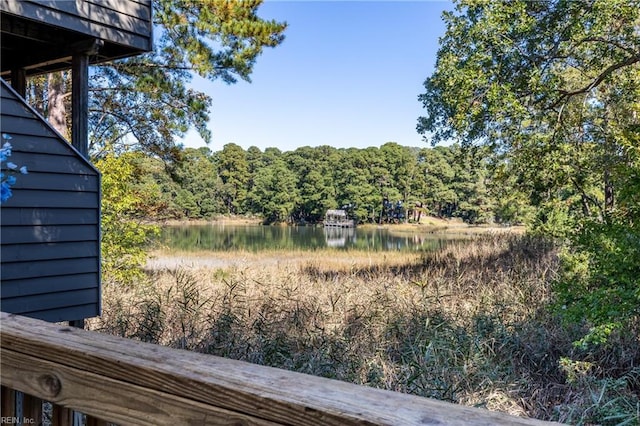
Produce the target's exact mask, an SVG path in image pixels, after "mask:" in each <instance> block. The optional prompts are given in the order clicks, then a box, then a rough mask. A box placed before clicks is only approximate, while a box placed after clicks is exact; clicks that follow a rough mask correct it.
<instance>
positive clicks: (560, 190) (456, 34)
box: [418, 0, 640, 342]
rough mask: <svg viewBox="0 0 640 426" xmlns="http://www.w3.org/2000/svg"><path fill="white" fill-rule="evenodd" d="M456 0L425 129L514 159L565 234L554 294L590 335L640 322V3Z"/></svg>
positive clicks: (551, 226)
mask: <svg viewBox="0 0 640 426" xmlns="http://www.w3.org/2000/svg"><path fill="white" fill-rule="evenodd" d="M455 3H456V8H455V11H452V12H447V13H445V15H444V20H445V22H446V25H447V30H446V34H445V35H444V37H442V38H441V41H440V50H439V52H438V57H437V63H436V69H435V71H434V73H433V74H432V75H431V76H430V77H428V78H427V80H426V81H425V83H424V87H425V92H424V93H422V94H421V95H420V96H419V100H420V101H421V102H422V103H423V105H424V108H425V115H424V116H423V117H421V118H419V121H418V131H419V132H421V133H423V134H425V135H427V136H429V137H432V138H433V141H435V142H439V141H450V140H455V141H459V142H460V143H461V144H462V145H463V146H483V147H487V148H488V149H490V150H491V151H492V152H493V153H495V155H497V156H499V157H500V158H502V159H503V165H502V166H501V167H504V168H505V170H504V173H505V174H506V173H508V174H509V175H511V176H514V178H513V180H512V183H513V184H514V185H515V187H517V188H518V189H519V192H520V194H525V195H526V196H527V197H528V199H529V202H530V203H531V204H532V205H533V206H535V207H536V211H535V212H533V213H534V215H535V217H534V220H533V223H534V225H535V229H536V231H537V232H540V233H543V234H546V235H552V236H554V237H556V238H558V239H559V240H560V241H562V242H563V243H564V244H565V255H564V257H563V261H564V265H565V268H564V273H563V275H562V276H561V277H559V279H558V282H557V286H556V294H557V297H558V303H559V306H561V307H562V308H564V309H563V310H562V312H563V314H564V315H565V317H566V318H567V319H569V320H570V321H573V322H574V323H579V324H583V325H584V326H585V327H587V329H590V330H591V332H587V333H586V337H585V339H586V340H584V341H595V342H602V341H604V340H606V337H607V336H608V335H610V334H611V333H612V332H614V331H615V330H622V329H624V330H626V331H627V332H629V331H631V332H636V333H637V332H638V328H637V326H638V319H639V315H640V312H639V309H640V308H639V307H640V299H638V294H639V292H640V278H639V277H640V271H639V270H638V265H640V259H639V258H638V247H639V246H640V240H639V239H638V238H639V233H638V223H639V222H640V216H639V215H638V205H640V203H639V201H640V199H639V198H638V194H639V193H640V186H639V185H638V176H640V163H638V149H639V147H640V136H639V135H640V108H639V105H640V104H639V102H638V99H640V2H638V1H637V0H611V1H609V0H588V1H567V0H544V1H535V2H532V1H526V0H514V1H509V2H502V1H477V0H458V1H456V2H455ZM629 327H631V329H629Z"/></svg>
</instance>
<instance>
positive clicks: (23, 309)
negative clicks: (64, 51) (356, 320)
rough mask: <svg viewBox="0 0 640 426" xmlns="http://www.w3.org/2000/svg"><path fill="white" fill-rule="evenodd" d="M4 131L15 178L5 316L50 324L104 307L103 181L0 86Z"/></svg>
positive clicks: (5, 230)
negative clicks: (24, 169) (25, 171)
mask: <svg viewBox="0 0 640 426" xmlns="http://www.w3.org/2000/svg"><path fill="white" fill-rule="evenodd" d="M1 101H2V105H1V107H2V108H1V117H0V125H1V127H2V133H7V134H9V135H10V136H11V140H10V143H11V144H12V155H11V157H10V161H12V162H14V163H16V164H17V165H19V166H23V165H24V166H27V169H28V170H29V173H28V174H27V175H21V174H17V175H16V177H17V182H16V184H15V185H14V186H13V188H12V190H13V196H12V197H11V198H10V199H9V200H8V201H7V202H6V203H3V204H2V208H0V225H1V227H0V244H1V248H0V249H1V250H2V258H1V269H0V278H1V281H2V291H1V297H2V301H1V302H2V305H1V308H2V310H3V311H6V312H12V313H18V314H23V315H29V316H32V317H34V318H40V319H44V320H47V321H68V320H75V319H81V318H87V317H92V316H96V315H98V314H99V307H100V177H99V174H98V172H97V171H96V170H95V168H93V167H92V166H91V165H90V164H89V163H87V162H86V161H85V160H84V159H83V158H82V157H81V156H80V155H79V154H78V153H77V152H76V151H75V150H74V149H73V148H72V147H71V146H70V145H69V144H68V143H67V142H66V141H64V140H63V139H61V138H60V136H59V135H58V134H57V133H56V132H55V131H54V130H53V129H52V128H51V127H49V126H48V125H47V124H46V123H45V122H43V121H42V119H41V118H40V117H39V116H38V115H37V114H36V113H35V112H34V111H33V110H31V109H30V108H29V107H27V106H26V105H25V104H24V103H23V102H22V100H20V99H19V98H17V97H16V95H15V94H14V93H13V92H12V91H11V90H9V89H8V88H7V87H6V83H4V82H2V92H1Z"/></svg>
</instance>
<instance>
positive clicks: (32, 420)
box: [22, 394, 42, 426]
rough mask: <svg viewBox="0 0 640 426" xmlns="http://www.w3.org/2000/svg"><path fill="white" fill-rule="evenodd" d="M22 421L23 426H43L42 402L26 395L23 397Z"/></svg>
mask: <svg viewBox="0 0 640 426" xmlns="http://www.w3.org/2000/svg"><path fill="white" fill-rule="evenodd" d="M22 419H23V425H24V426H27V424H25V423H28V424H29V425H41V424H42V400H41V399H40V398H36V397H35V396H31V395H28V394H24V395H23V397H22Z"/></svg>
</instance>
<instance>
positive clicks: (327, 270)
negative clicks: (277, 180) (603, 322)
mask: <svg viewBox="0 0 640 426" xmlns="http://www.w3.org/2000/svg"><path fill="white" fill-rule="evenodd" d="M212 256H214V257H215V256H218V254H217V253H214V254H212ZM243 256H245V257H243ZM220 258H223V259H231V258H234V259H235V260H236V261H235V262H230V263H228V264H227V266H223V267H197V266H192V267H180V268H177V269H160V270H152V271H148V277H149V282H148V283H146V284H144V285H142V284H141V285H139V286H137V287H135V288H128V289H122V288H115V287H107V288H105V289H104V296H103V299H104V308H103V316H102V318H101V319H100V320H98V321H94V322H93V323H92V327H93V328H95V329H99V330H102V331H105V332H109V333H113V334H117V335H121V336H126V337H132V338H136V339H140V340H144V341H149V342H154V343H158V344H162V345H168V346H172V347H178V348H183V349H189V350H194V351H199V352H203V353H208V354H213V355H218V356H223V357H227V358H233V359H240V360H245V361H249V362H253V363H258V364H263V365H270V366H274V367H279V368H285V369H290V370H295V371H299V372H303V373H308V374H314V375H318V376H323V377H329V378H334V379H339V380H344V381H349V382H354V383H358V384H363V385H367V386H374V387H380V388H385V389H389V390H394V391H399V392H406V393H411V394H416V395H421V396H425V397H432V398H438V399H442V400H447V401H452V402H457V403H461V404H466V405H472V406H479V407H486V408H489V409H492V410H499V411H504V412H507V413H511V414H516V415H523V416H532V417H537V418H541V419H547V420H559V421H566V422H572V423H582V424H588V423H600V424H618V423H624V422H625V421H627V422H629V423H628V424H637V422H638V414H637V408H636V404H638V399H637V396H634V392H637V391H638V376H639V375H640V373H638V371H637V368H636V370H633V365H634V362H635V363H636V364H635V365H637V361H638V359H639V358H640V356H639V355H638V352H639V350H638V349H637V338H634V337H633V336H627V337H625V338H623V337H620V339H621V341H620V345H622V346H623V347H624V348H625V351H626V352H625V354H624V357H623V358H624V359H622V358H621V356H618V357H617V358H616V355H615V354H613V353H612V351H611V350H603V351H602V353H598V354H595V355H594V354H593V353H592V354H590V355H591V356H592V359H588V362H590V363H591V365H593V366H595V367H594V369H592V370H593V371H586V372H580V373H579V374H577V373H576V374H574V375H571V374H570V373H571V371H572V368H574V367H575V366H573V367H572V365H571V362H567V361H566V360H567V359H570V358H571V357H575V356H579V355H580V354H576V349H575V348H574V347H573V346H572V344H571V342H572V341H573V340H575V338H574V337H575V336H574V335H573V334H572V331H571V330H570V329H567V328H563V327H561V326H560V325H559V321H558V320H557V318H555V317H554V315H553V314H552V313H551V312H550V310H549V309H548V306H549V304H550V302H551V297H552V294H551V289H550V283H551V282H552V280H553V279H554V277H555V274H556V271H557V270H558V260H557V256H556V251H555V249H554V246H553V245H552V244H550V243H548V242H545V241H543V240H540V239H535V238H531V237H527V236H522V235H520V236H515V235H498V236H496V235H487V236H483V237H481V238H478V239H476V240H474V241H471V242H469V241H465V242H461V243H459V244H451V245H449V246H448V247H446V248H445V249H443V250H442V251H440V252H437V253H429V254H417V253H368V252H353V251H350V252H339V254H338V255H337V256H336V252H334V251H330V250H327V251H318V252H305V253H303V252H300V253H291V252H287V253H277V252H268V253H263V254H255V253H253V254H247V253H245V254H242V253H224V254H220ZM238 259H240V261H237V260H238ZM274 259H279V260H278V261H274ZM634 339H635V340H634ZM633 345H636V348H635V349H634V346H633ZM614 352H615V351H614ZM618 355H620V354H618ZM594 356H595V357H594ZM614 358H615V359H614ZM563 360H565V361H563ZM621 363H622V365H621ZM614 368H615V369H617V370H616V371H618V373H617V375H616V376H615V378H612V377H611V376H610V375H608V373H611V372H612V371H613V369H614ZM596 370H597V371H596ZM621 372H624V374H622V373H621ZM574 373H575V372H574ZM634 398H635V399H634ZM634 422H635V423H634Z"/></svg>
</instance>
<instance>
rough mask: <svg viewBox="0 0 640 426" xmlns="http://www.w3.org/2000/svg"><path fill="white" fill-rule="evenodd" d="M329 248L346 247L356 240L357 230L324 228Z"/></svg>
mask: <svg viewBox="0 0 640 426" xmlns="http://www.w3.org/2000/svg"><path fill="white" fill-rule="evenodd" d="M322 230H323V232H324V240H325V242H326V244H327V247H346V246H347V244H349V245H351V244H353V243H354V241H355V239H356V228H335V227H329V228H322Z"/></svg>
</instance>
